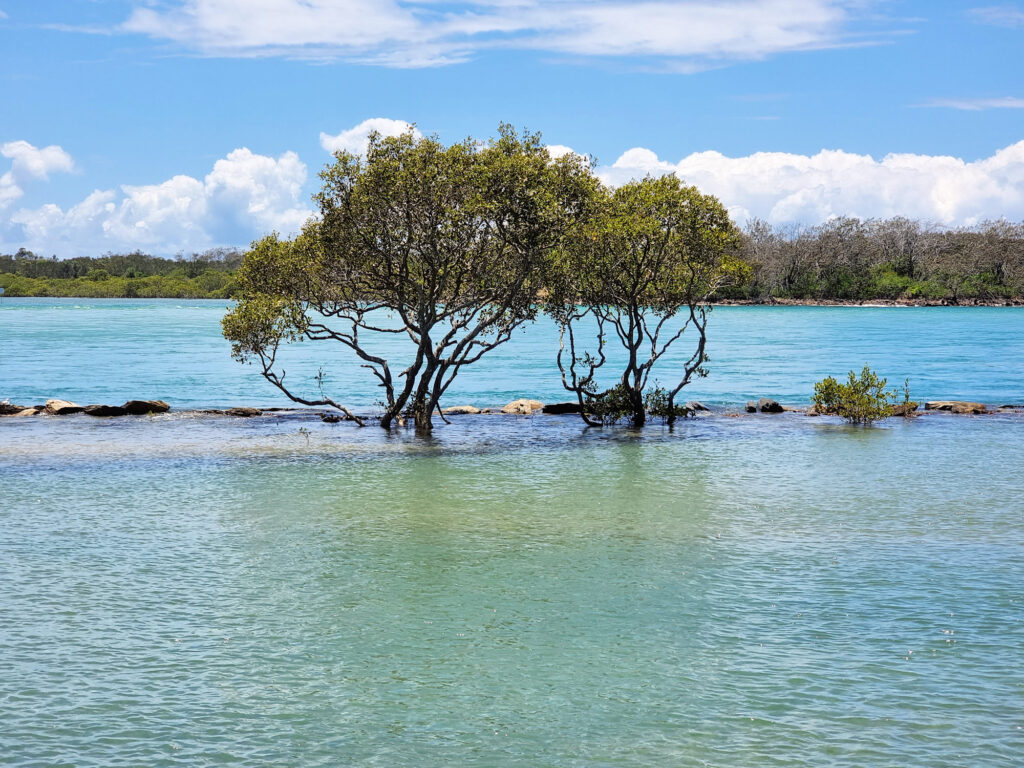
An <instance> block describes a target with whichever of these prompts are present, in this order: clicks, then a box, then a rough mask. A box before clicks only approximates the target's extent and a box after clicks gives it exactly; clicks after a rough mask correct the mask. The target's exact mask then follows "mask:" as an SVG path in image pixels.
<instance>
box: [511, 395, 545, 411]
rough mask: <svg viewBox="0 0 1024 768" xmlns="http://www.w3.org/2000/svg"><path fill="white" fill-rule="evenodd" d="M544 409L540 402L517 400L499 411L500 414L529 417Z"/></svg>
mask: <svg viewBox="0 0 1024 768" xmlns="http://www.w3.org/2000/svg"><path fill="white" fill-rule="evenodd" d="M543 407H544V403H542V402H541V401H540V400H527V399H525V398H521V399H519V400H513V401H512V402H511V403H509V404H508V405H506V406H505V407H504V408H502V409H501V412H502V413H518V414H521V415H529V414H531V413H533V412H534V411H539V410H541V409H542V408H543Z"/></svg>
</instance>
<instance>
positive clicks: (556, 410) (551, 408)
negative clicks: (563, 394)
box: [540, 402, 580, 415]
mask: <svg viewBox="0 0 1024 768" xmlns="http://www.w3.org/2000/svg"><path fill="white" fill-rule="evenodd" d="M540 410H541V413H551V414H555V415H562V414H565V413H579V412H580V404H579V403H578V402H575V403H548V404H547V405H545V406H544V407H543V408H541V409H540Z"/></svg>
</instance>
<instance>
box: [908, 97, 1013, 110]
mask: <svg viewBox="0 0 1024 768" xmlns="http://www.w3.org/2000/svg"><path fill="white" fill-rule="evenodd" d="M924 106H926V107H947V108H949V109H961V110H966V111H969V112H980V111H982V110H985V109H1024V99H1019V98H1017V97H1015V96H1006V97H1004V98H1000V99H932V100H931V101H929V102H928V103H927V104H925V105H924Z"/></svg>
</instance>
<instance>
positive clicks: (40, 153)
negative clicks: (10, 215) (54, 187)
mask: <svg viewBox="0 0 1024 768" xmlns="http://www.w3.org/2000/svg"><path fill="white" fill-rule="evenodd" d="M0 155H3V156H4V157H6V158H8V159H9V160H10V161H11V168H10V170H9V171H7V172H6V173H4V174H3V175H2V176H0V210H2V209H3V208H6V207H7V206H9V205H10V204H11V203H13V202H14V201H15V200H17V199H18V198H19V197H21V196H22V195H23V194H25V190H24V186H25V183H26V182H30V181H33V180H42V181H46V180H48V179H49V178H50V174H51V173H70V172H71V171H73V170H74V169H75V163H74V161H73V160H72V159H71V155H69V154H68V153H67V152H65V151H64V150H63V149H62V148H61V147H59V146H57V145H56V144H51V145H50V146H48V147H43V148H42V149H39V148H38V147H35V146H33V145H32V144H29V143H28V142H27V141H9V142H7V143H6V144H2V145H0Z"/></svg>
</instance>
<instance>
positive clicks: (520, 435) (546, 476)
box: [0, 299, 1024, 768]
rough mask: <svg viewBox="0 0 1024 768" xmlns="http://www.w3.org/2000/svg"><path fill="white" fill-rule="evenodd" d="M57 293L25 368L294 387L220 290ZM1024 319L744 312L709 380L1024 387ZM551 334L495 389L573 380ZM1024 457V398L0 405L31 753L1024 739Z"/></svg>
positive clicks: (66, 756) (12, 596) (758, 746)
mask: <svg viewBox="0 0 1024 768" xmlns="http://www.w3.org/2000/svg"><path fill="white" fill-rule="evenodd" d="M26 304H28V302H26ZM55 304H57V302H50V303H49V304H47V302H43V301H38V302H34V303H31V304H29V306H22V307H14V308H12V302H11V300H9V299H8V300H5V301H4V303H3V305H0V334H2V338H0V341H2V343H0V399H2V398H3V397H5V396H10V397H11V399H12V400H14V401H16V402H21V401H24V402H38V401H40V399H42V398H44V397H46V396H50V395H54V394H60V395H65V396H68V397H72V398H73V399H76V400H78V401H79V402H86V401H89V402H92V401H97V402H118V401H120V400H122V399H124V398H127V397H129V396H133V397H134V396H152V397H160V396H162V397H165V398H166V399H167V400H169V401H170V402H172V404H174V405H176V406H179V407H185V406H190V405H203V406H206V405H210V406H217V405H238V404H253V403H257V404H266V405H281V404H282V403H281V402H280V401H279V400H278V399H277V398H275V397H274V396H273V395H272V393H271V392H269V391H268V389H267V386H266V385H262V384H261V383H260V380H259V379H256V378H253V377H251V376H248V377H247V374H246V373H245V369H244V368H242V367H241V366H237V364H234V363H231V362H230V361H228V362H224V360H223V359H222V358H223V357H224V356H225V355H226V350H225V348H224V346H223V344H222V343H221V342H219V341H218V340H217V337H216V333H217V328H216V322H217V318H218V317H219V315H220V314H221V313H222V311H223V309H222V305H215V306H211V305H210V304H205V303H184V304H180V307H181V308H178V304H176V303H174V302H134V303H131V304H127V305H118V304H117V303H113V302H111V303H110V304H113V305H114V306H115V308H114V309H107V308H104V307H105V306H109V304H108V305H104V307H100V308H98V309H80V310H74V309H73V306H74V305H73V303H61V305H62V306H61V307H60V308H56V307H55V306H54V305H55ZM94 304H102V303H96V302H91V303H83V304H82V305H83V306H93V305H94ZM33 313H35V314H33ZM119 313H120V314H119ZM125 317H127V318H130V319H128V320H123V319H122V318H125ZM64 318H67V319H64ZM1022 318H1024V314H1022V313H1021V312H1020V311H1019V310H950V311H947V310H859V309H846V308H843V309H836V310H814V309H796V310H792V309H788V308H787V309H778V310H775V309H756V308H750V309H747V308H744V309H735V310H733V309H720V310H716V314H715V316H714V322H718V323H719V328H720V330H719V333H718V337H717V338H718V339H719V342H718V349H717V351H715V350H713V352H712V354H713V357H714V358H715V367H714V368H713V373H712V376H711V377H710V378H709V379H707V380H706V381H702V382H700V383H699V385H700V389H699V390H698V393H699V395H700V397H702V398H704V399H707V400H709V401H710V402H712V403H717V404H722V405H727V404H730V403H731V404H736V403H739V402H741V401H742V400H744V399H746V398H748V397H754V396H758V395H760V394H769V395H773V396H776V397H778V398H779V399H780V400H783V401H788V402H793V403H798V402H806V399H807V395H808V394H809V392H808V390H809V386H810V385H809V384H808V382H813V380H814V379H816V378H820V377H821V376H822V375H824V374H826V373H842V372H843V371H844V370H848V369H849V368H850V367H858V368H859V367H860V366H861V365H863V364H864V363H865V362H870V363H871V364H872V365H873V366H874V367H876V368H877V369H879V370H880V371H881V372H883V373H884V374H888V375H890V377H892V378H894V379H895V378H900V380H902V377H903V376H910V377H911V386H912V387H914V386H915V382H920V383H919V385H918V387H919V389H920V390H921V391H922V395H923V396H927V397H953V396H965V397H971V398H972V399H974V398H976V399H981V400H986V401H993V402H995V401H999V400H1005V401H1007V402H1012V401H1020V399H1021V388H1022V382H1021V379H1022V371H1024V364H1022V363H1021V362H1020V361H1021V359H1024V355H1022V354H1021V352H1022V350H1021V346H1020V345H1021V343H1022V342H1021V337H1022V335H1024V327H1022ZM713 328H714V326H713ZM943 339H945V340H946V341H945V342H943ZM552 341H555V342H556V340H555V339H554V338H553V334H552V333H551V330H550V329H549V328H545V327H544V326H537V327H535V328H533V329H531V330H530V331H528V332H527V333H526V334H525V335H524V337H523V338H521V339H517V340H516V346H514V347H513V346H512V345H511V344H510V345H509V346H508V349H507V351H505V352H503V355H504V356H501V357H499V358H498V359H497V360H496V361H495V362H494V364H493V365H492V366H490V367H488V368H486V369H481V371H480V373H479V374H478V377H477V378H475V379H470V380H468V383H466V384H464V389H463V390H462V391H461V392H460V393H459V394H460V398H459V399H461V400H468V401H470V402H477V403H479V404H495V403H496V404H501V402H503V401H504V399H506V398H509V397H512V396H519V395H525V394H530V395H533V394H536V395H538V396H541V399H549V398H551V397H552V396H554V395H558V394H559V393H558V391H557V386H558V382H557V378H556V379H554V380H552V378H551V375H550V371H548V370H546V368H545V366H547V365H550V355H549V353H550V343H551V342H552ZM307 346H308V345H307ZM310 351H311V350H310ZM306 365H307V366H308V365H310V363H309V362H307V363H306ZM314 367H315V366H314ZM331 375H332V376H334V377H335V382H336V383H337V382H340V381H342V380H343V377H344V376H345V374H344V373H339V372H336V371H335V372H332V374H331ZM545 382H547V383H545ZM552 382H553V383H552ZM371 391H372V390H371V389H370V388H367V389H366V390H365V392H366V393H370V392H371ZM355 394H359V392H356V393H355ZM367 397H368V395H367ZM351 401H352V402H357V400H356V399H355V398H353V399H352V400H351ZM366 402H367V403H368V402H370V400H369V399H367V400H366ZM452 402H453V403H454V400H453V401H452ZM1022 467H1024V416H1020V415H1014V414H1003V415H996V416H986V417H958V416H950V415H938V414H936V415H928V416H924V417H921V418H919V419H917V420H914V421H909V422H908V421H903V420H892V421H888V422H885V423H883V424H881V425H879V426H876V427H874V428H871V429H857V428H850V427H846V426H844V425H842V424H839V423H838V422H836V421H835V420H831V419H810V418H807V417H805V416H803V415H800V414H783V415H780V416H760V415H758V416H750V417H741V418H726V417H724V416H721V415H715V416H712V417H706V418H701V419H698V420H696V421H687V422H684V423H682V424H680V425H678V426H677V427H676V428H675V429H674V430H668V429H666V428H664V427H660V426H654V427H652V428H650V429H648V430H645V431H644V432H643V434H637V433H634V432H632V431H630V430H627V429H604V430H587V429H585V428H583V426H582V424H581V423H580V422H578V421H577V420H575V419H574V418H572V417H554V416H537V417H511V416H510V417H506V416H482V417H463V418H461V419H453V423H452V425H450V426H446V425H443V424H440V425H439V427H438V429H437V430H436V432H435V435H434V436H433V437H432V438H430V439H423V438H419V437H416V436H415V435H414V434H413V433H411V432H409V431H405V430H398V431H396V432H392V433H384V432H383V431H382V430H379V429H377V428H367V429H362V430H360V429H358V428H357V427H355V426H353V425H351V424H339V425H329V424H324V423H322V422H320V421H319V419H317V418H316V417H315V416H311V415H301V414H283V415H267V416H261V417H257V418H253V419H231V418H225V417H216V416H205V417H196V416H191V415H187V414H176V413H175V412H173V411H172V412H171V413H170V414H166V415H161V416H154V417H139V418H128V419H116V420H101V419H92V418H89V417H85V416H71V417H63V418H25V419H22V418H5V419H0V764H2V765H5V766H6V765H12V766H29V765H31V766H37V765H38V766H43V765H46V766H50V765H68V766H72V765H73V766H140V765H146V766H164V765H165V766H172V765H211V766H213V765H243V766H248V765H253V766H282V765H285V766H292V765H294V766H300V765H301V766H339V765H379V766H396V765H400V766H406V765H408V766H432V765H470V766H506V765H511V766H544V765H549V766H651V765H671V766H695V767H696V766H716V767H718V766H720V767H721V768H732V767H734V766H808V767H810V766H882V767H883V768H885V767H888V766H892V767H893V768H896V767H897V766H901V767H902V766H939V767H942V766H1007V767H1009V766H1017V765H1020V756H1021V754H1024V730H1022V729H1024V665H1022V663H1021V662H1022V652H1024V651H1022V649H1024V623H1022V622H1024V502H1022V501H1021V498H1022V494H1024V479H1022V474H1021V468H1022Z"/></svg>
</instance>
